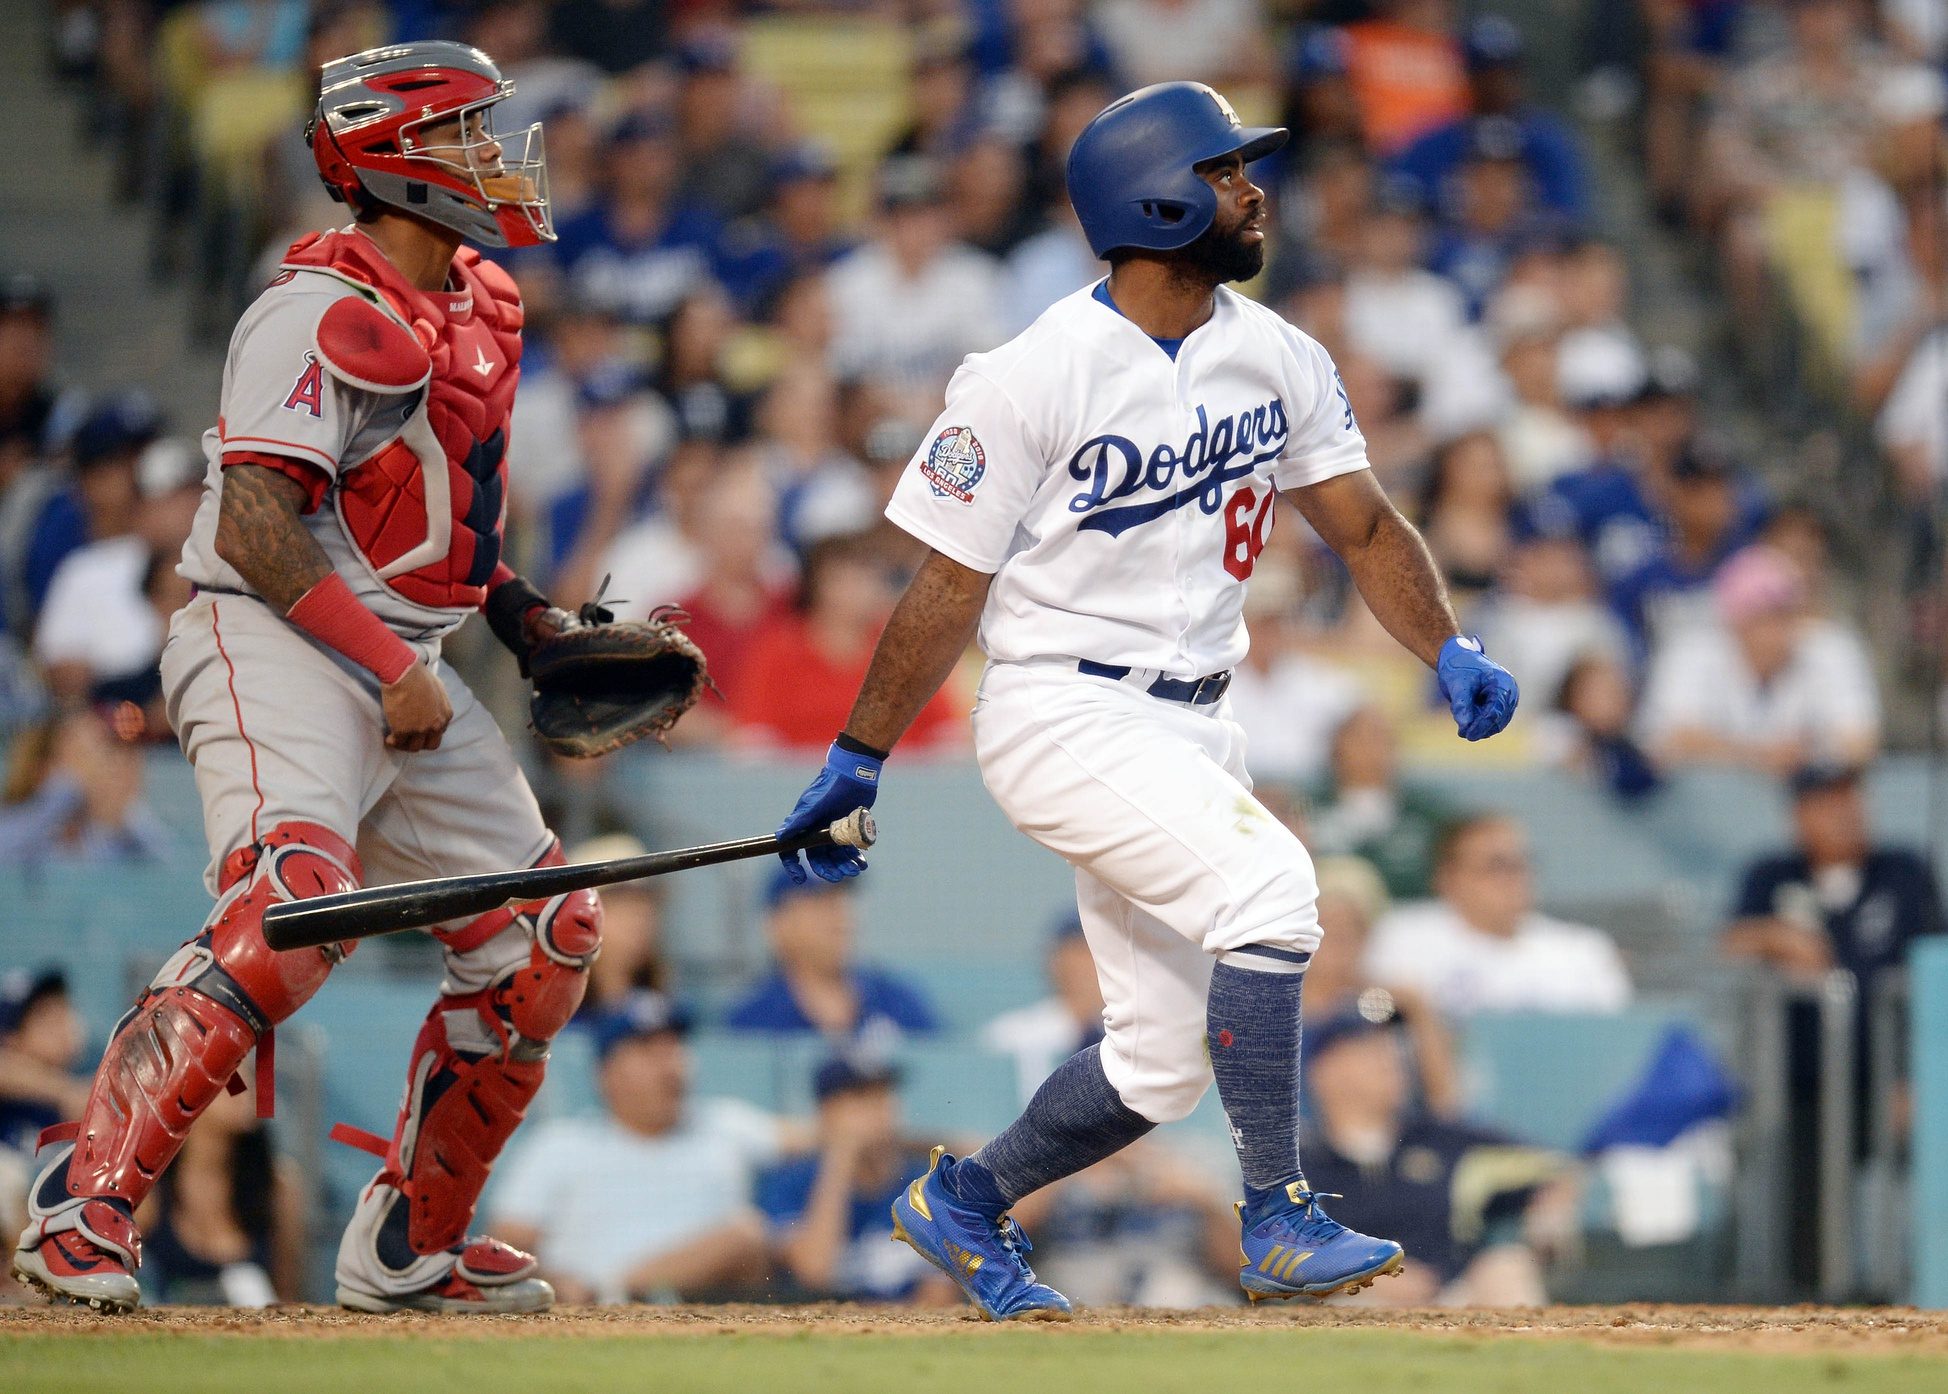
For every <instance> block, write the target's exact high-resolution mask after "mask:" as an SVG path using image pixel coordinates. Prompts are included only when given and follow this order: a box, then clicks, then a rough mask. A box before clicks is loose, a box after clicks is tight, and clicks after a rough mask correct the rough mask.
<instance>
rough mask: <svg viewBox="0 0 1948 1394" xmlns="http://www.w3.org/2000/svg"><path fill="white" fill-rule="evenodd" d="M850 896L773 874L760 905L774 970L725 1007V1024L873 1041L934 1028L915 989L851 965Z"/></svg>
mask: <svg viewBox="0 0 1948 1394" xmlns="http://www.w3.org/2000/svg"><path fill="white" fill-rule="evenodd" d="M853 896H854V892H853V890H852V888H851V886H850V885H849V884H847V883H844V882H840V883H838V884H833V883H831V882H826V881H810V882H807V883H806V884H805V885H802V886H799V885H794V884H793V883H792V880H791V878H790V877H789V876H787V875H786V874H785V869H784V868H783V867H782V866H779V867H776V868H774V869H773V871H772V873H771V879H770V880H769V881H768V882H767V883H766V885H765V891H764V905H765V911H766V921H765V931H766V933H767V934H768V935H769V936H770V939H771V952H772V956H773V958H774V960H775V962H776V966H775V967H774V968H773V969H772V970H771V971H770V972H769V973H767V974H766V975H765V976H764V977H762V978H760V979H759V980H758V981H757V983H756V984H754V985H753V986H752V987H751V989H750V991H748V992H747V993H745V994H744V996H743V997H742V998H740V999H739V1000H738V1001H737V1003H736V1004H735V1005H734V1006H732V1007H731V1009H730V1011H729V1012H728V1013H727V1014H726V1015H725V1017H724V1025H725V1026H727V1027H728V1028H730V1029H731V1030H733V1031H762V1032H769V1033H773V1034H779V1035H797V1034H809V1033H811V1032H822V1033H824V1034H825V1035H827V1036H829V1037H832V1038H834V1039H845V1038H853V1039H863V1040H868V1041H874V1042H878V1041H881V1040H883V1039H884V1038H887V1037H891V1036H896V1035H897V1034H899V1033H900V1032H907V1031H917V1032H927V1031H935V1030H938V1029H939V1026H940V1020H939V1017H938V1016H937V1015H936V1014H935V1012H934V1009H933V1004H932V1003H930V1002H929V1001H927V999H926V996H925V995H924V994H923V993H922V992H921V991H920V989H919V988H917V987H915V986H914V985H913V984H911V983H908V982H906V981H905V980H904V979H902V978H899V977H897V976H896V975H894V974H892V973H889V972H887V971H886V970H885V969H882V968H874V967H872V966H870V965H867V964H861V963H857V962H855V961H854V960H853V957H852V938H853V905H854V899H853Z"/></svg>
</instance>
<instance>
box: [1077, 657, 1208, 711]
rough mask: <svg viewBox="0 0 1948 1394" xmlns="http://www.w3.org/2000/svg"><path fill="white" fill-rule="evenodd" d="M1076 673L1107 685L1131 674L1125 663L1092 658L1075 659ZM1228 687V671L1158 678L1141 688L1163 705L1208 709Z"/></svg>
mask: <svg viewBox="0 0 1948 1394" xmlns="http://www.w3.org/2000/svg"><path fill="white" fill-rule="evenodd" d="M1075 668H1076V671H1077V672H1078V673H1086V674H1088V675H1089V676H1090V677H1092V678H1108V679H1109V680H1110V681H1111V682H1121V681H1122V680H1123V679H1124V678H1127V677H1128V676H1129V675H1130V673H1131V672H1132V671H1133V670H1132V669H1131V668H1130V667H1129V666H1128V665H1127V664H1120V663H1097V662H1095V661H1094V660H1093V659H1088V658H1083V659H1078V660H1076V665H1075ZM1230 686H1231V670H1230V669H1229V668H1227V669H1225V670H1224V671H1223V672H1222V673H1212V674H1211V675H1210V676H1209V677H1203V678H1158V679H1157V680H1156V681H1155V682H1153V683H1151V684H1150V685H1149V686H1148V687H1146V688H1145V689H1143V690H1144V691H1145V692H1147V693H1149V694H1150V695H1151V696H1152V697H1161V698H1163V700H1164V701H1166V702H1188V703H1190V705H1192V706H1194V707H1202V706H1208V705H1209V704H1210V703H1212V702H1216V701H1218V700H1220V699H1221V698H1222V697H1223V696H1224V694H1225V691H1226V689H1228V688H1229V687H1230Z"/></svg>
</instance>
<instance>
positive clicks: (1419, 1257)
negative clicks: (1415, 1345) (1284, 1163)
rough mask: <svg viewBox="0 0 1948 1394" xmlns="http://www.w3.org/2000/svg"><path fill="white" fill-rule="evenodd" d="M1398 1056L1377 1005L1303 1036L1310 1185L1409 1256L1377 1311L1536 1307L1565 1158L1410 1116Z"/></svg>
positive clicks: (1565, 1174) (1397, 1040) (1385, 1012)
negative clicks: (1380, 1229)
mask: <svg viewBox="0 0 1948 1394" xmlns="http://www.w3.org/2000/svg"><path fill="white" fill-rule="evenodd" d="M1406 1050H1407V1047H1406V1044H1405V1041H1404V1038H1403V1036H1402V1028H1401V1021H1400V1018H1399V1016H1398V1014H1397V1013H1396V1012H1395V1011H1394V1009H1393V1006H1392V1004H1391V1002H1389V1001H1388V1000H1387V998H1386V994H1385V993H1374V994H1365V995H1362V997H1361V999H1360V1005H1359V1006H1358V1007H1355V1008H1352V1009H1349V1010H1346V1011H1343V1012H1340V1013H1337V1014H1335V1015H1333V1016H1330V1017H1327V1018H1325V1019H1324V1020H1322V1021H1320V1022H1319V1023H1318V1024H1316V1025H1314V1024H1313V1023H1311V1022H1308V1023H1307V1024H1306V1050H1305V1093H1306V1103H1307V1106H1308V1111H1309V1115H1310V1116H1309V1118H1308V1126H1307V1127H1306V1129H1305V1132H1304V1134H1303V1141H1302V1143H1301V1148H1302V1151H1303V1155H1304V1157H1305V1162H1306V1166H1305V1171H1306V1179H1307V1181H1309V1182H1310V1183H1311V1184H1312V1185H1313V1187H1314V1188H1316V1189H1317V1190H1319V1191H1321V1192H1325V1193H1336V1194H1338V1195H1339V1197H1340V1199H1338V1200H1337V1201H1335V1202H1334V1209H1335V1210H1338V1211H1342V1212H1344V1213H1346V1214H1347V1215H1349V1216H1353V1215H1357V1216H1359V1217H1360V1220H1359V1221H1355V1220H1353V1219H1350V1218H1349V1219H1348V1220H1346V1221H1345V1223H1347V1224H1354V1223H1360V1222H1364V1223H1369V1224H1384V1226H1385V1227H1386V1228H1387V1232H1388V1233H1389V1234H1393V1235H1395V1236H1397V1237H1398V1238H1399V1240H1400V1242H1401V1243H1402V1244H1404V1245H1405V1246H1406V1247H1407V1251H1408V1252H1409V1253H1411V1254H1412V1255H1413V1256H1414V1261H1413V1263H1412V1265H1410V1266H1409V1268H1408V1270H1407V1272H1406V1273H1405V1274H1404V1275H1402V1277H1401V1278H1400V1279H1397V1280H1396V1281H1395V1282H1393V1283H1392V1284H1389V1285H1388V1286H1387V1287H1386V1288H1385V1290H1384V1291H1381V1292H1376V1293H1374V1294H1373V1296H1374V1298H1375V1299H1377V1300H1378V1301H1380V1302H1383V1303H1386V1304H1388V1305H1398V1306H1434V1305H1442V1306H1478V1307H1530V1306H1540V1305H1542V1303H1543V1302H1544V1301H1546V1300H1547V1294H1546V1292H1545V1290H1544V1288H1543V1282H1542V1268H1543V1266H1542V1263H1541V1258H1540V1254H1539V1252H1538V1245H1539V1243H1540V1241H1541V1240H1542V1239H1543V1238H1544V1236H1546V1235H1549V1234H1552V1233H1556V1232H1561V1231H1562V1230H1563V1229H1566V1228H1567V1227H1568V1226H1569V1225H1570V1224H1573V1217H1574V1214H1575V1196H1576V1192H1575V1188H1574V1185H1573V1182H1572V1181H1571V1180H1570V1179H1569V1177H1570V1174H1571V1173H1570V1167H1569V1162H1568V1159H1567V1158H1564V1157H1562V1156H1560V1155H1558V1154H1555V1153H1552V1152H1547V1151H1544V1150H1543V1149H1541V1148H1535V1147H1525V1146H1523V1145H1521V1144H1520V1143H1518V1142H1517V1141H1516V1140H1515V1139H1513V1138H1510V1137H1507V1136H1504V1135H1501V1134H1498V1133H1495V1132H1491V1131H1489V1130H1488V1129H1486V1128H1480V1127H1475V1126H1473V1125H1470V1124H1467V1123H1462V1122H1456V1121H1452V1120H1449V1119H1443V1118H1437V1117H1435V1116H1433V1115H1432V1114H1429V1113H1427V1112H1425V1111H1424V1110H1422V1109H1420V1108H1418V1107H1417V1106H1416V1104H1415V1102H1414V1098H1413V1091H1412V1087H1411V1077H1410V1075H1409V1072H1408V1069H1407V1063H1406V1062H1407V1058H1408V1057H1407V1053H1406Z"/></svg>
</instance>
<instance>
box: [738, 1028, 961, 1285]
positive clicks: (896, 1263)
mask: <svg viewBox="0 0 1948 1394" xmlns="http://www.w3.org/2000/svg"><path fill="white" fill-rule="evenodd" d="M899 1083H900V1077H899V1072H898V1071H897V1070H896V1069H894V1068H893V1067H892V1066H891V1065H889V1064H887V1063H885V1062H884V1061H882V1060H879V1059H876V1058H873V1057H871V1056H864V1055H859V1054H857V1053H854V1054H841V1055H835V1056H833V1057H832V1058H831V1059H829V1060H827V1061H825V1063H823V1064H822V1065H820V1066H819V1067H818V1072H817V1074H815V1075H814V1076H813V1078H812V1095H813V1097H814V1098H815V1099H816V1100H817V1101H818V1120H817V1136H818V1150H817V1151H815V1152H810V1153H807V1154H805V1155H803V1156H798V1157H793V1158H790V1159H788V1160H786V1161H784V1162H782V1163H780V1164H779V1165H778V1166H776V1167H773V1168H772V1169H771V1170H770V1171H769V1172H767V1173H766V1174H765V1175H763V1176H761V1177H760V1178H759V1179H758V1186H757V1201H758V1208H759V1209H760V1210H762V1211H763V1212H764V1216H765V1219H766V1221H767V1222H768V1223H769V1224H770V1226H771V1229H772V1235H773V1242H774V1244H775V1245H776V1248H777V1252H778V1256H779V1259H780V1261H781V1262H782V1263H783V1265H784V1268H785V1271H786V1273H787V1274H789V1275H790V1277H791V1279H792V1281H793V1283H794V1285H795V1286H796V1287H797V1288H798V1289H800V1291H801V1293H802V1294H803V1295H805V1296H820V1297H836V1298H843V1299H850V1300H855V1301H868V1302H903V1301H911V1300H913V1299H915V1298H916V1297H921V1296H923V1295H924V1294H925V1293H926V1290H927V1289H933V1290H935V1295H938V1296H940V1297H942V1298H945V1299H948V1300H951V1299H952V1297H953V1288H952V1286H951V1285H950V1284H948V1283H947V1282H946V1280H945V1279H944V1278H942V1277H940V1276H939V1275H938V1274H936V1273H935V1272H934V1271H933V1269H932V1268H930V1267H929V1266H928V1265H927V1263H926V1261H925V1260H924V1259H922V1258H920V1256H919V1255H918V1254H916V1253H914V1252H913V1251H912V1250H911V1249H909V1248H907V1247H906V1246H905V1245H903V1244H888V1243H887V1242H886V1236H887V1228H886V1215H887V1212H888V1211H889V1210H890V1209H891V1208H892V1205H893V1202H894V1200H895V1199H897V1198H898V1196H899V1193H900V1190H901V1188H902V1187H904V1186H905V1184H906V1182H907V1179H908V1178H909V1177H912V1176H916V1175H918V1174H919V1173H920V1172H922V1171H924V1170H926V1167H927V1149H926V1148H925V1147H923V1146H921V1145H920V1144H919V1143H917V1142H914V1141H911V1140H910V1139H908V1138H907V1137H906V1136H905V1135H904V1133H903V1131H902V1127H901V1118H900V1098H899Z"/></svg>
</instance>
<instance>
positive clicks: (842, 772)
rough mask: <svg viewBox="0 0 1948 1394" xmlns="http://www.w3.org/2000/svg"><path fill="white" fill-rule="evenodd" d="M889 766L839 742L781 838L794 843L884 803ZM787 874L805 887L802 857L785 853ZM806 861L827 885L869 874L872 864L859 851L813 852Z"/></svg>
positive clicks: (781, 857) (783, 826) (827, 754)
mask: <svg viewBox="0 0 1948 1394" xmlns="http://www.w3.org/2000/svg"><path fill="white" fill-rule="evenodd" d="M883 763H884V762H883V761H880V760H876V759H874V758H873V757H872V756H870V755H860V754H858V753H856V752H854V751H850V750H841V749H840V748H839V744H838V742H837V741H834V742H833V743H832V748H831V749H830V750H828V751H826V752H825V768H824V769H822V770H820V771H819V772H818V778H817V779H814V780H813V781H812V783H811V787H810V788H809V789H807V790H806V791H805V792H804V793H802V794H800V795H799V796H798V804H797V806H796V807H795V808H793V809H792V811H791V817H789V818H787V819H785V821H784V822H783V823H780V824H779V825H778V836H779V837H791V836H793V835H794V834H797V833H803V832H810V831H811V830H812V829H814V828H824V827H829V826H830V825H832V824H833V823H836V822H837V821H838V820H839V819H841V818H843V817H845V816H846V814H848V813H850V812H852V811H853V810H854V809H856V808H871V807H872V806H873V800H874V799H876V798H878V797H879V770H880V766H881V764H883ZM778 859H779V860H780V861H782V862H783V863H784V864H785V874H786V875H787V876H789V877H791V879H792V881H793V882H794V883H795V884H797V885H800V886H802V885H804V884H805V866H804V863H803V862H800V861H799V860H798V854H797V853H796V852H780V853H779V854H778ZM805 861H808V862H810V863H811V864H812V871H813V873H814V874H815V875H817V876H818V878H819V879H820V880H821V881H843V880H845V879H846V878H847V877H848V876H857V875H858V874H859V873H860V872H862V871H864V870H865V869H866V859H865V858H864V857H863V856H861V855H860V854H859V849H858V848H857V847H809V848H807V849H806V850H805Z"/></svg>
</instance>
